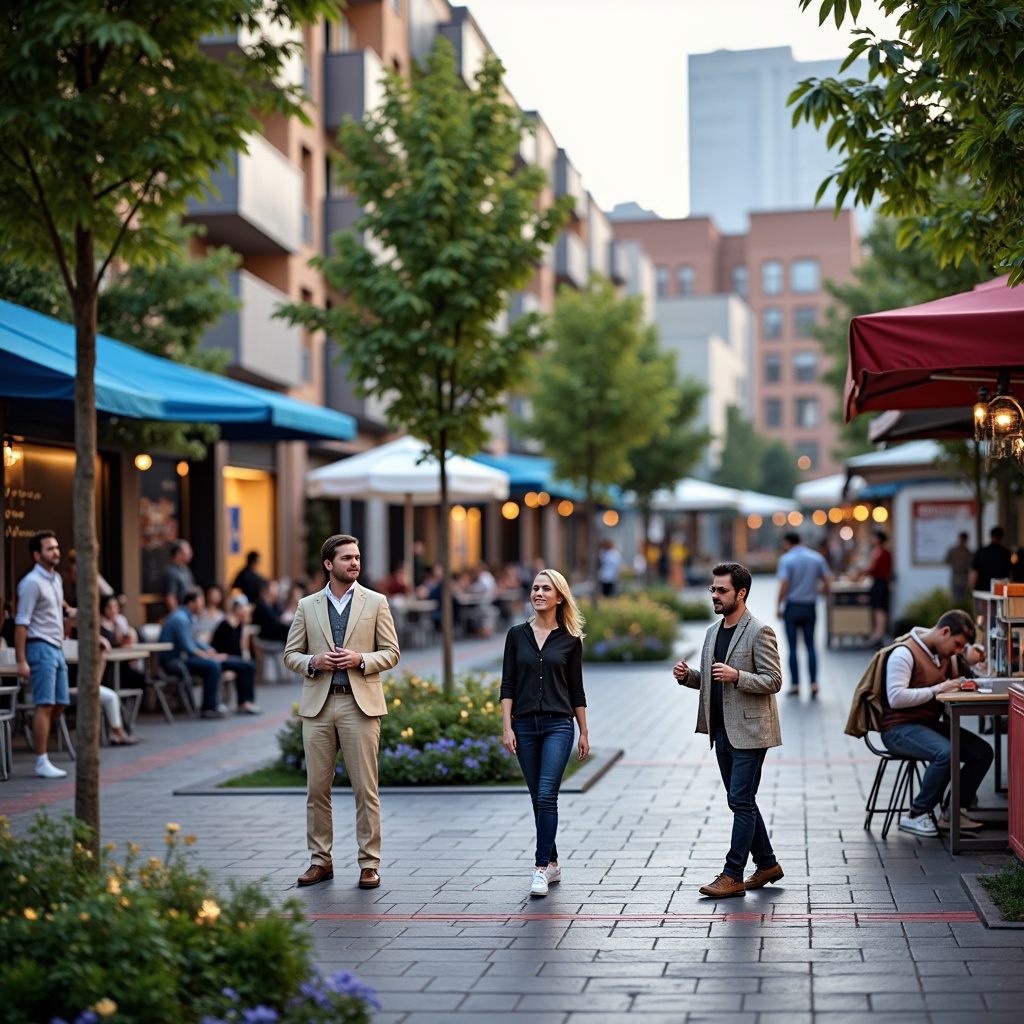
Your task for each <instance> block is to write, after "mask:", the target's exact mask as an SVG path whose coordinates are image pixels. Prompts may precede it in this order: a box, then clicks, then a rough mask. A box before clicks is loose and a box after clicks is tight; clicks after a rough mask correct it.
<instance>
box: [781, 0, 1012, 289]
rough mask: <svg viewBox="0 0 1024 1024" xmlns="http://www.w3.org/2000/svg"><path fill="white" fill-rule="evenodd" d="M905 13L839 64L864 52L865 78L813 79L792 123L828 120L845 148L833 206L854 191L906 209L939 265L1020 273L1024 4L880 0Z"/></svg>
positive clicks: (803, 89)
mask: <svg viewBox="0 0 1024 1024" xmlns="http://www.w3.org/2000/svg"><path fill="white" fill-rule="evenodd" d="M815 2H817V3H818V5H819V7H818V10H819V19H820V21H824V20H825V19H826V18H827V17H828V16H829V15H830V14H831V15H832V16H833V17H834V19H835V23H836V25H837V26H838V25H842V24H843V23H844V22H845V21H846V20H847V19H848V18H849V19H850V20H854V21H855V20H856V18H857V16H858V14H859V13H860V10H861V6H862V5H861V0H800V6H801V8H803V9H806V8H807V7H810V6H812V5H813V4H814V3H815ZM875 6H877V7H878V8H880V9H881V10H882V11H884V12H885V13H886V14H890V15H891V14H896V13H900V17H899V22H898V26H899V38H898V39H880V38H878V37H876V36H875V34H874V33H873V32H872V31H871V30H870V29H863V28H862V29H857V30H856V31H855V33H854V35H855V38H854V40H853V42H852V43H851V44H850V54H849V57H848V58H847V60H846V63H845V64H844V65H843V70H846V68H847V67H849V65H850V63H851V62H852V61H853V60H855V59H857V58H859V57H866V58H867V60H868V68H869V71H868V78H867V81H862V80H860V79H854V78H849V79H845V80H839V79H835V78H828V79H823V80H819V79H810V80H808V81H806V82H803V83H801V85H800V86H799V88H797V89H796V91H795V92H794V93H793V95H792V96H791V97H790V103H791V104H793V105H794V108H795V109H794V114H793V120H794V123H796V122H797V121H798V120H799V119H801V118H804V119H806V120H808V121H813V122H814V123H815V124H816V125H819V126H820V125H828V144H829V146H830V147H832V148H835V149H836V150H837V151H838V154H839V169H838V171H836V173H835V174H833V175H830V176H829V178H828V179H827V180H826V182H824V183H823V184H822V189H821V191H819V198H820V196H821V194H822V193H823V191H824V189H825V187H826V186H827V185H828V184H829V183H830V182H831V181H833V180H834V181H835V183H836V185H837V187H838V194H837V199H836V202H837V208H838V206H840V205H842V203H843V201H844V200H845V199H846V197H847V196H852V197H853V198H854V199H855V200H856V201H857V202H858V203H861V204H863V205H865V206H867V205H870V204H871V203H872V202H873V201H874V200H875V199H876V198H878V197H880V199H881V202H880V206H879V209H880V211H881V212H882V214H884V215H887V216H893V217H898V218H902V223H901V227H900V233H899V244H900V246H901V247H903V246H905V245H906V244H907V243H909V242H911V241H914V240H915V239H916V240H918V241H919V242H920V244H921V245H922V246H923V247H924V248H926V249H927V250H928V251H929V252H930V253H931V254H932V255H933V257H934V258H935V259H936V261H937V262H938V263H939V265H940V266H945V265H947V264H949V263H953V264H958V263H959V262H960V261H961V260H963V259H972V260H974V261H975V262H977V263H979V264H981V265H997V266H1000V267H1003V268H1007V269H1009V270H1010V280H1011V283H1014V284H1016V283H1017V282H1019V281H1020V280H1021V279H1022V278H1024V7H1022V6H1021V5H1020V4H1019V3H1017V2H1015V0H971V2H970V3H950V2H947V0H875Z"/></svg>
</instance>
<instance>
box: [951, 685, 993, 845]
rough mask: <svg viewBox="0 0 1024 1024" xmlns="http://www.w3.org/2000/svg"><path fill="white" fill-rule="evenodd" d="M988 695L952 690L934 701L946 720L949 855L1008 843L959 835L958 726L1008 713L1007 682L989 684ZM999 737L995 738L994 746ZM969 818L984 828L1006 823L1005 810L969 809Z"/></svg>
mask: <svg viewBox="0 0 1024 1024" xmlns="http://www.w3.org/2000/svg"><path fill="white" fill-rule="evenodd" d="M993 682H994V684H995V685H993V689H992V692H991V693H978V692H974V691H966V690H953V691H952V692H949V693H940V694H939V695H938V697H937V698H936V700H938V701H939V703H941V704H943V705H945V708H946V714H947V715H948V716H949V745H950V799H949V852H950V853H951V854H957V853H961V852H962V851H965V850H967V851H974V850H1005V849H1006V848H1007V846H1008V845H1009V841H1008V840H1007V839H1005V838H999V839H995V838H992V837H991V836H978V837H974V836H964V835H961V832H960V813H959V808H960V806H961V804H960V726H961V722H962V720H963V718H964V716H965V715H976V716H977V715H1006V714H1009V711H1010V695H1009V694H1008V693H1007V692H1006V686H1003V685H999V684H1000V683H1005V684H1007V685H1008V684H1009V683H1010V682H1011V680H1008V679H1007V680H995V681H993ZM1000 740H1001V737H999V736H997V738H996V742H999V741H1000ZM969 813H970V815H971V816H972V817H975V816H977V819H978V820H979V821H981V822H982V823H984V824H985V825H989V824H993V825H999V824H1003V823H1004V822H1006V821H1007V810H1006V808H999V807H992V808H984V807H979V808H976V809H975V808H972V809H970V811H969Z"/></svg>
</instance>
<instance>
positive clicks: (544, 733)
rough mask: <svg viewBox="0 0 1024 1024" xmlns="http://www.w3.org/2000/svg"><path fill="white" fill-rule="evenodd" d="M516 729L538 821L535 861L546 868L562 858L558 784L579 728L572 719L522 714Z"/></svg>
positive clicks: (519, 756) (514, 724)
mask: <svg viewBox="0 0 1024 1024" xmlns="http://www.w3.org/2000/svg"><path fill="white" fill-rule="evenodd" d="M512 731H513V732H514V733H515V734H516V758H517V759H518V760H519V767H520V768H521V769H522V770H523V777H524V778H525V779H526V785H527V787H528V788H529V790H530V799H531V800H532V801H533V817H534V819H535V821H536V823H537V858H536V860H535V861H534V864H535V865H536V866H537V867H539V868H546V867H547V866H548V864H550V863H551V861H553V860H554V861H557V860H558V848H557V847H556V846H555V833H556V832H557V831H558V787H559V786H560V785H561V784H562V775H563V774H565V766H566V765H567V764H568V763H569V755H570V754H571V753H572V745H573V739H574V738H575V728H574V726H573V721H572V719H571V718H552V717H551V716H550V715H522V716H520V717H519V718H515V719H513V721H512Z"/></svg>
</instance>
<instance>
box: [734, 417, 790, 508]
mask: <svg viewBox="0 0 1024 1024" xmlns="http://www.w3.org/2000/svg"><path fill="white" fill-rule="evenodd" d="M714 482H715V483H716V484H720V485H721V486H722V487H736V488H738V489H739V490H744V491H761V492H763V493H764V494H778V495H780V496H781V497H785V498H791V497H792V496H793V488H794V487H796V485H797V484H798V483H799V482H800V474H799V472H798V470H797V465H796V455H794V454H793V451H792V449H791V448H790V447H789V445H787V444H786V442H785V441H782V440H778V439H776V440H770V439H768V438H766V437H765V436H764V435H763V434H759V433H758V432H757V428H756V427H755V426H754V424H753V423H751V422H750V420H749V419H747V417H746V415H745V414H744V412H743V410H742V409H741V408H740V407H739V406H738V405H730V406H729V408H728V411H727V412H726V426H725V443H724V445H723V447H722V456H721V461H720V462H719V465H718V469H717V470H715V473H714Z"/></svg>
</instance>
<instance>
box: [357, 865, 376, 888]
mask: <svg viewBox="0 0 1024 1024" xmlns="http://www.w3.org/2000/svg"><path fill="white" fill-rule="evenodd" d="M379 885H380V875H378V874H377V869H376V868H363V869H362V870H361V871H360V872H359V888H360V889H376V888H377V887H378V886H379Z"/></svg>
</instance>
